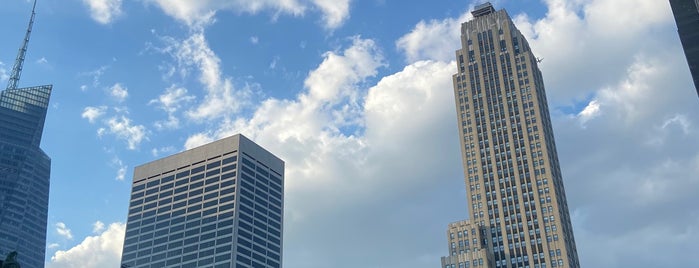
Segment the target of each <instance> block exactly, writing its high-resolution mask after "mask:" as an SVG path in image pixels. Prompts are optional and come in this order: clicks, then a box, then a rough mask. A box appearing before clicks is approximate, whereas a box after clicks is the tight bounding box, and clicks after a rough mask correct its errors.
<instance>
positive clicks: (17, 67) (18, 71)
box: [7, 0, 36, 90]
mask: <svg viewBox="0 0 699 268" xmlns="http://www.w3.org/2000/svg"><path fill="white" fill-rule="evenodd" d="M35 10H36V0H34V6H33V7H32V17H31V18H30V19H29V26H28V27H27V34H26V35H25V36H24V41H23V42H22V47H20V48H19V52H18V53H17V59H16V60H15V64H14V66H12V74H10V80H9V82H8V83H7V90H12V89H16V88H17V83H18V82H19V77H20V76H21V75H22V66H23V65H24V58H25V56H26V55H27V46H28V45H29V36H30V35H31V34H32V26H34V16H35V15H36V12H35Z"/></svg>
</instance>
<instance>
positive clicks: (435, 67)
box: [185, 37, 463, 267]
mask: <svg viewBox="0 0 699 268" xmlns="http://www.w3.org/2000/svg"><path fill="white" fill-rule="evenodd" d="M383 66H385V63H384V59H383V55H382V53H381V52H380V50H379V49H378V48H377V47H376V44H375V43H374V42H373V41H372V40H367V39H361V38H358V37H355V38H353V39H352V44H351V45H350V46H349V47H348V48H346V49H344V50H342V51H334V52H327V53H325V54H324V60H323V62H322V63H320V64H319V65H318V67H317V68H316V69H315V70H312V71H311V72H310V73H309V75H308V77H307V78H306V81H305V82H304V86H305V90H304V91H303V92H302V93H300V94H299V95H298V96H297V97H296V98H295V99H292V100H278V99H268V100H266V101H264V102H263V103H262V104H261V105H260V106H259V107H258V108H257V109H256V110H255V112H254V114H253V115H252V116H251V117H250V118H238V119H237V120H222V121H221V124H220V127H219V128H217V129H213V130H211V131H206V132H202V133H198V134H196V135H192V136H191V137H190V138H189V139H188V140H187V143H186V145H185V147H186V148H191V147H193V146H197V145H200V144H202V143H205V142H209V141H211V140H213V139H214V138H220V137H224V136H228V135H231V134H234V133H238V132H242V133H243V134H245V135H247V136H248V137H250V138H252V139H253V140H255V141H256V142H258V143H259V144H261V145H262V146H264V147H265V148H267V149H269V150H270V151H272V152H275V154H277V155H279V156H280V157H281V158H282V159H284V160H285V161H286V172H285V173H286V178H287V181H286V182H285V187H286V190H285V192H286V200H285V203H286V212H285V214H286V220H287V222H286V223H285V224H286V226H289V228H286V229H285V244H286V245H288V246H289V247H290V248H291V249H290V250H289V251H286V254H287V256H295V257H292V258H293V259H291V260H289V262H287V263H293V264H297V266H299V267H321V266H322V265H324V264H327V263H329V261H330V260H333V259H336V258H337V257H339V256H341V255H342V254H344V253H343V247H338V248H337V250H334V249H329V248H327V247H319V246H315V245H323V244H327V243H330V242H331V241H329V240H328V239H330V238H331V237H332V239H333V240H335V241H337V240H342V241H346V242H347V246H348V247H352V248H353V250H354V252H353V254H357V255H361V256H368V257H369V258H372V260H376V259H377V256H378V255H376V254H375V252H382V254H379V255H381V257H380V258H383V259H384V261H385V260H387V259H392V260H394V261H395V259H399V258H397V256H398V255H400V254H399V253H397V252H386V251H381V250H380V248H384V247H385V246H387V245H389V244H390V243H391V242H390V241H398V240H400V239H402V238H404V237H406V236H418V237H421V238H424V237H427V236H431V235H434V237H441V234H442V233H443V230H442V228H438V229H435V233H434V234H429V232H428V233H425V232H424V230H422V229H423V228H424V224H423V223H425V222H424V221H422V220H421V218H429V217H416V215H418V214H413V213H418V212H417V211H415V212H412V211H410V212H409V211H406V210H404V209H401V208H400V207H401V206H402V205H405V204H406V202H405V200H400V202H399V201H398V200H397V196H402V195H401V193H405V194H414V193H417V192H421V191H424V190H425V189H427V188H433V187H442V186H444V184H445V183H449V179H450V178H452V179H453V178H458V177H459V176H460V175H459V174H461V172H460V171H459V170H458V169H457V168H458V167H459V159H458V139H457V138H456V130H455V129H454V130H453V129H452V126H453V125H454V124H453V120H454V119H455V115H454V112H453V105H451V104H450V105H444V103H445V102H446V103H452V102H453V100H452V90H451V80H450V77H451V74H452V72H453V71H454V70H455V68H456V67H455V65H454V64H453V63H442V62H418V63H416V64H414V65H411V66H408V67H406V68H405V69H404V70H402V71H400V72H399V73H396V74H393V75H390V76H388V77H384V78H383V79H381V82H379V83H378V84H377V85H375V86H373V87H370V88H367V87H369V86H367V85H365V82H366V80H367V78H370V77H374V76H376V75H377V74H378V71H377V70H378V69H379V68H382V67H383ZM452 130H453V131H452ZM406 144H410V150H409V151H406ZM410 151H413V152H416V153H415V154H411V153H409V152H410ZM418 152H419V153H418ZM418 155H450V156H451V158H450V159H451V160H450V161H443V160H442V159H440V158H438V157H427V158H425V157H419V156H418ZM398 163H400V164H398ZM444 163H450V164H451V168H449V167H446V168H445V167H444V166H442V165H443V164H444ZM460 181H461V180H460V179H456V180H453V181H452V182H454V183H455V184H457V183H459V182H460ZM459 184H460V183H459ZM462 187H463V186H462ZM403 197H404V196H403ZM421 198H422V197H416V199H414V200H416V201H415V202H422V201H417V200H422V199H421ZM317 200H324V202H317ZM408 203H410V201H409V202H408ZM376 204H381V205H376ZM386 208H391V209H388V210H389V211H394V210H393V208H396V209H397V210H400V211H401V212H396V213H395V214H394V213H382V212H381V211H385V209H386ZM397 210H396V211H397ZM357 211H362V212H361V214H357ZM431 211H435V212H436V213H442V212H443V211H441V212H439V211H440V210H437V209H434V210H431ZM399 213H405V214H403V216H405V217H412V218H415V219H417V220H416V222H418V223H417V224H415V225H411V226H405V228H400V229H396V228H391V227H389V225H392V224H393V223H392V222H393V219H392V218H391V217H394V216H396V214H399ZM359 215H362V216H359ZM369 215H373V216H372V218H373V220H372V224H371V225H369V226H367V225H365V224H357V223H358V221H360V220H359V219H360V218H363V217H364V218H365V217H369ZM328 226H334V227H333V228H328ZM439 226H442V225H441V224H440V225H439ZM334 228H342V229H343V230H344V231H343V232H342V233H341V234H339V233H337V232H336V230H331V229H334ZM386 228H388V229H392V230H393V231H392V232H390V233H386V232H385V230H386ZM420 230H422V231H420ZM379 234H381V235H379ZM416 234H417V235H416ZM401 237H402V238H401ZM349 241H351V242H349ZM300 243H302V245H303V246H300V245H301V244H300ZM359 244H361V245H363V246H362V247H358V246H357V245H359ZM418 244H419V243H418ZM418 244H416V245H412V246H409V247H406V250H409V252H411V253H415V256H416V257H414V258H405V260H404V262H405V264H407V263H413V265H414V263H418V264H420V265H421V266H424V265H429V264H430V263H433V262H434V260H425V259H424V258H422V259H420V257H418V256H419V255H420V254H418V252H419V248H421V246H422V245H418ZM367 245H369V246H367ZM303 252H311V253H309V254H312V255H314V256H320V257H318V258H304V257H303V256H304V255H303ZM321 252H322V253H323V254H318V255H316V254H315V253H321ZM331 262H332V261H331ZM374 263H376V262H374ZM379 263H380V262H379ZM293 264H292V265H291V266H294V265H293ZM384 264H388V262H385V263H384ZM394 264H395V263H394ZM401 264H403V263H401ZM377 265H378V266H381V264H377ZM399 265H400V264H399Z"/></svg>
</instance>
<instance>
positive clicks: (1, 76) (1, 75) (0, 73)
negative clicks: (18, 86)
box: [0, 61, 10, 82]
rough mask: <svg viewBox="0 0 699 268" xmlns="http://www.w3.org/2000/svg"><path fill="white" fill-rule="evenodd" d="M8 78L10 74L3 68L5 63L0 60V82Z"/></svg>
mask: <svg viewBox="0 0 699 268" xmlns="http://www.w3.org/2000/svg"><path fill="white" fill-rule="evenodd" d="M8 79H10V75H9V74H8V73H7V69H5V64H4V63H2V61H0V82H5V81H7V80H8Z"/></svg>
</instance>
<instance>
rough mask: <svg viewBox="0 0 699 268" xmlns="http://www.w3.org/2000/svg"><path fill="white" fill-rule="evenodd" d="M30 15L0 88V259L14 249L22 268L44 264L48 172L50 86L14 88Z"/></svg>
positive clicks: (20, 69)
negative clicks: (45, 143) (45, 136)
mask: <svg viewBox="0 0 699 268" xmlns="http://www.w3.org/2000/svg"><path fill="white" fill-rule="evenodd" d="M34 6H35V7H36V2H35V3H34ZM34 16H35V13H34V9H32V15H31V19H30V20H29V27H28V29H27V32H26V35H25V38H24V42H23V43H22V46H21V47H20V49H19V53H18V55H17V60H16V61H15V64H14V66H13V68H12V73H11V75H10V78H9V84H8V86H7V89H5V90H4V91H2V92H0V256H1V257H0V258H3V259H4V258H5V256H6V255H7V254H8V253H10V252H12V251H17V252H18V256H17V259H18V261H19V263H20V264H21V265H22V267H23V268H40V267H44V256H45V251H46V221H47V217H48V207H49V177H50V173H51V159H50V158H49V157H48V155H46V153H44V151H43V150H41V148H40V147H39V146H40V144H41V135H42V133H43V130H44V121H45V119H46V112H47V110H48V107H49V97H50V95H51V88H52V86H51V85H44V86H34V87H26V88H17V84H18V82H19V78H20V74H21V72H22V65H23V63H24V58H25V55H26V52H27V45H28V42H29V36H30V33H31V28H32V25H33V23H34Z"/></svg>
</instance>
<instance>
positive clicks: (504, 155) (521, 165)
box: [442, 3, 580, 268]
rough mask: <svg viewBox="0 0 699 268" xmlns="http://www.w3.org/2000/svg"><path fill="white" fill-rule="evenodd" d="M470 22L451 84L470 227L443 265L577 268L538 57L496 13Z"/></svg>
mask: <svg viewBox="0 0 699 268" xmlns="http://www.w3.org/2000/svg"><path fill="white" fill-rule="evenodd" d="M472 14H473V17H474V18H473V19H472V20H470V21H467V22H465V23H463V24H462V26H461V44H462V48H461V49H459V50H458V51H457V52H456V60H457V61H456V62H457V68H458V72H457V73H456V74H455V75H454V76H453V86H454V96H455V100H456V111H457V117H458V120H457V123H458V129H459V137H460V143H461V152H462V158H463V161H462V163H463V168H464V178H465V182H466V192H467V203H468V208H469V219H468V221H462V222H457V223H453V224H451V225H449V229H448V231H447V232H448V237H449V241H450V242H449V256H448V257H444V258H442V267H445V268H457V267H458V268H464V267H481V266H483V267H508V268H511V267H527V268H528V267H531V268H548V267H566V268H568V267H570V268H578V267H580V264H579V263H578V254H577V250H576V247H575V238H574V237H573V228H572V225H571V222H570V216H569V213H568V205H567V201H566V194H565V190H564V187H563V178H562V175H561V170H560V167H559V163H558V156H557V153H556V145H555V142H554V137H553V129H552V127H551V119H550V116H549V109H548V105H547V103H546V93H545V90H544V82H543V78H542V75H541V72H540V71H539V68H538V63H539V62H538V59H537V58H536V57H535V56H534V54H533V53H532V51H531V49H530V48H529V45H528V43H527V40H526V39H525V38H524V36H522V34H521V33H520V32H519V30H517V28H516V27H515V25H514V24H513V22H512V20H511V19H510V17H509V15H508V14H507V12H506V11H505V10H499V11H496V10H495V9H494V8H493V6H492V5H491V4H490V3H485V4H482V5H479V6H477V7H476V8H475V10H474V11H473V12H472ZM469 229H470V234H469V236H466V233H465V231H469ZM459 235H461V236H459ZM474 238H476V240H475V241H474V240H473V239H474ZM469 239H471V240H469ZM469 241H470V243H468V242H469ZM483 251H485V252H483ZM474 252H475V253H474Z"/></svg>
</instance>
